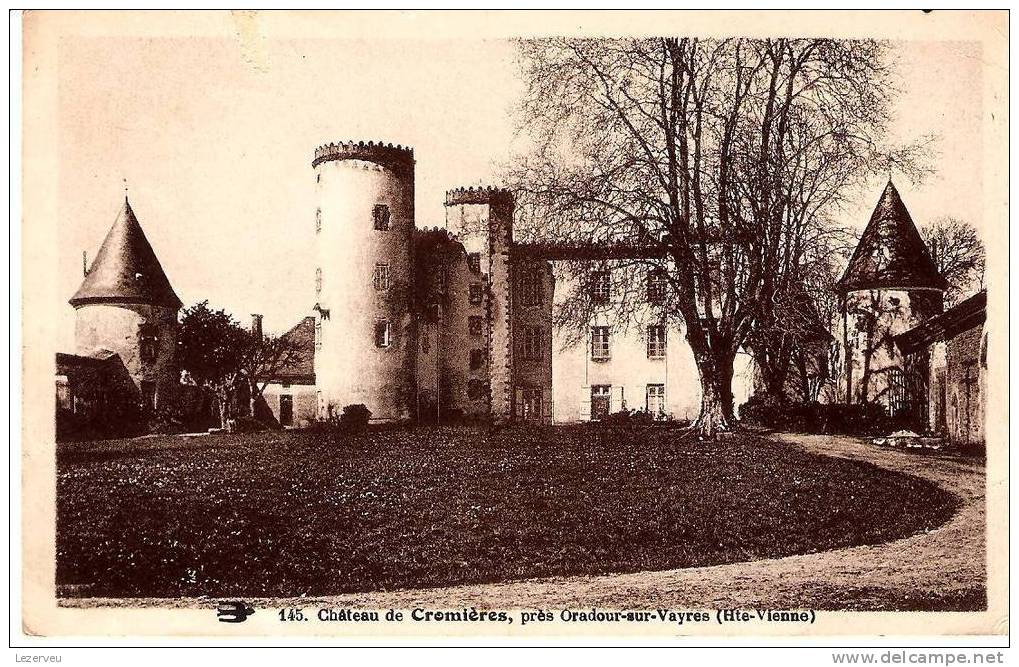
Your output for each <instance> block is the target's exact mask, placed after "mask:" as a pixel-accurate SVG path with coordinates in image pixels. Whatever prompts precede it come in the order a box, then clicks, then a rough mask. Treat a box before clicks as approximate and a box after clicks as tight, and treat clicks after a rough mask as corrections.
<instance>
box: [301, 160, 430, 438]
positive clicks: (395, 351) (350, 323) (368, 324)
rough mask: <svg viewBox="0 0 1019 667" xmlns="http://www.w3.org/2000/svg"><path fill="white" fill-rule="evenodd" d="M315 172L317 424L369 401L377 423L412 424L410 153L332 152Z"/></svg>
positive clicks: (316, 165) (314, 164) (316, 164)
mask: <svg viewBox="0 0 1019 667" xmlns="http://www.w3.org/2000/svg"><path fill="white" fill-rule="evenodd" d="M312 167H314V169H315V184H316V185H315V187H316V192H317V199H318V208H317V210H316V211H315V238H316V247H317V257H318V264H317V267H316V269H315V301H316V304H317V305H316V310H317V311H318V323H317V339H316V345H315V380H316V384H317V385H318V388H319V391H320V401H319V408H320V411H321V416H323V417H328V416H330V415H338V414H340V412H341V411H342V409H343V407H344V406H346V405H350V404H356V403H363V404H364V405H366V406H367V407H368V409H369V410H371V412H372V420H373V421H393V420H401V419H408V418H410V417H411V416H413V408H414V396H415V384H414V379H415V378H414V360H415V355H414V352H415V344H416V336H415V331H414V320H413V318H412V316H411V299H412V292H413V261H412V257H413V248H412V242H413V233H414V153H413V151H412V150H411V149H409V148H403V147H402V146H393V145H392V144H382V143H375V142H367V143H364V142H358V143H353V142H350V143H338V144H326V145H324V146H320V147H319V148H317V149H316V150H315V159H314V160H313V161H312Z"/></svg>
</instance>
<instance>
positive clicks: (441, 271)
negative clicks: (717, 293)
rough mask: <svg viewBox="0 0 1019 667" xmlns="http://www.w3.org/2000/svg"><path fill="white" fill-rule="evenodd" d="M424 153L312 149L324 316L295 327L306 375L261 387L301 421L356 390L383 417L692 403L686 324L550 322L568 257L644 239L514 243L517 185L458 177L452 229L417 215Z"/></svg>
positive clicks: (688, 414) (529, 415) (569, 417)
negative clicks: (564, 331) (574, 332)
mask: <svg viewBox="0 0 1019 667" xmlns="http://www.w3.org/2000/svg"><path fill="white" fill-rule="evenodd" d="M414 166H415V163H414V154H413V151H412V150H411V149H409V148H404V147H401V146H393V145H391V144H381V143H374V142H368V143H363V142H358V143H353V142H351V143H338V144H327V145H324V146H321V147H319V148H318V149H316V151H315V154H314V158H313V160H312V167H313V169H314V172H315V187H316V192H317V203H316V208H315V225H314V234H315V245H316V248H317V257H318V260H317V268H316V269H315V301H314V304H315V305H314V308H313V311H314V313H315V316H314V319H313V320H312V324H309V323H308V322H309V321H308V320H307V319H306V320H304V321H303V322H302V324H300V325H298V326H299V327H301V328H302V330H304V329H308V328H312V327H313V329H314V333H315V335H314V338H313V340H311V341H309V340H306V337H305V340H306V342H305V344H306V346H307V347H308V348H309V349H313V353H312V354H311V355H310V356H311V358H312V359H313V363H312V364H311V366H310V367H309V368H306V369H305V372H302V373H300V374H299V375H300V376H301V378H303V380H302V383H301V384H296V383H294V382H285V381H284V380H285V378H283V377H280V378H274V382H273V383H272V384H271V385H270V388H269V389H267V390H266V396H267V398H266V402H267V404H268V405H269V407H270V408H271V409H272V410H273V413H274V415H275V416H276V418H277V419H279V420H280V421H281V422H283V423H284V424H289V423H293V424H295V425H302V424H306V423H308V422H310V421H312V420H315V419H326V418H330V417H335V416H338V415H339V414H340V412H341V411H342V409H343V407H344V406H346V405H350V404H357V403H361V404H364V405H366V406H367V407H368V409H369V410H371V412H372V419H373V420H377V421H399V420H404V419H412V418H413V419H419V420H432V419H441V420H445V419H450V418H466V419H486V420H487V419H491V420H493V421H496V422H504V421H533V422H538V423H552V422H553V421H555V422H564V421H579V420H587V419H598V418H601V417H603V416H605V415H606V414H608V413H610V412H615V411H618V410H620V409H625V408H629V409H647V410H650V411H652V412H654V413H656V414H661V415H665V414H671V415H673V416H675V417H680V418H692V417H694V416H695V415H696V413H697V409H698V406H699V402H700V395H699V383H698V380H697V372H696V367H695V365H694V363H693V355H692V353H691V352H690V350H689V346H688V345H687V344H686V342H685V339H684V337H683V332H682V330H680V329H676V328H673V329H671V330H668V331H666V330H665V328H664V327H655V328H654V330H651V329H646V330H642V331H626V330H624V329H623V328H622V327H619V326H617V325H618V323H616V322H614V321H613V320H612V318H611V317H610V316H609V315H603V316H599V318H596V319H595V320H592V321H591V322H590V323H589V324H590V326H589V327H588V329H589V331H588V335H587V337H586V340H585V341H583V342H582V343H580V344H574V345H566V344H564V343H563V341H562V340H561V338H560V337H559V336H558V335H557V333H556V332H555V331H554V327H553V321H552V313H553V305H554V301H555V298H556V289H557V288H556V263H557V262H559V261H566V260H570V261H575V260H577V259H578V258H582V259H589V260H591V261H599V262H606V261H608V262H609V267H608V269H607V271H606V275H607V277H608V278H609V280H611V261H612V260H614V259H620V258H623V257H625V256H627V255H628V254H630V255H632V254H633V253H642V252H647V251H648V250H647V249H646V248H641V247H639V246H635V245H632V246H617V247H581V246H574V247H561V246H556V247H551V246H541V245H536V244H525V243H518V242H516V241H515V239H514V237H513V219H514V199H513V195H512V193H510V192H509V191H507V190H503V189H499V188H459V189H454V190H450V191H448V192H447V193H446V201H445V228H444V229H437V228H435V229H424V228H418V227H417V226H416V224H415V211H414ZM578 253H579V254H578ZM603 320H604V321H603ZM746 365H747V364H746V363H744V364H743V366H744V367H745V366H746ZM739 376H740V379H743V380H746V379H747V378H748V377H749V372H747V371H746V369H745V368H744V369H743V372H741V373H739ZM312 382H313V383H314V384H313V385H312V384H311V383H312ZM741 384H742V385H745V386H749V381H748V380H747V381H745V382H742V383H741ZM284 385H289V387H284ZM295 386H296V387H299V388H300V389H299V391H298V392H296V394H295V393H294V388H295ZM287 389H289V390H290V392H291V394H290V395H291V396H292V398H290V399H289V400H287V399H286V398H285V397H286V396H287V395H288V393H287V391H286V390H287ZM311 391H314V393H315V396H316V400H315V401H314V402H312V401H310V400H308V396H309V394H310V392H311ZM297 394H300V395H301V396H303V398H298V397H297ZM746 394H747V391H746V390H745V389H744V390H742V391H737V398H736V400H737V403H738V402H740V401H741V400H743V399H745V397H746ZM280 401H284V402H282V403H281V402H280ZM283 405H287V406H288V407H282V406H283ZM291 410H292V411H293V412H292V413H291V412H290V411H291Z"/></svg>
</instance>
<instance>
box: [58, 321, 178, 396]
mask: <svg viewBox="0 0 1019 667" xmlns="http://www.w3.org/2000/svg"><path fill="white" fill-rule="evenodd" d="M177 328H178V323H177V311H176V310H175V309H172V308H169V307H166V306H152V305H143V304H88V305H84V306H80V307H78V308H77V309H76V313H75V331H74V339H75V348H76V353H77V354H79V355H82V356H94V355H95V354H96V353H98V352H100V351H102V350H108V351H110V352H115V353H116V354H117V355H119V356H120V359H121V362H122V363H123V364H124V368H125V369H127V373H128V375H129V376H130V377H131V379H132V381H133V382H134V384H135V387H136V388H137V389H138V391H139V392H140V393H141V394H142V395H144V392H143V389H144V387H143V383H152V384H151V385H146V386H151V387H152V389H153V391H154V394H153V396H152V399H153V405H152V407H154V408H159V407H160V406H161V405H167V404H168V402H169V401H172V399H173V396H174V394H175V391H174V389H175V387H176V386H177V385H178V384H179V370H178V368H177V365H176V361H175V354H176V349H177ZM143 334H145V335H151V336H153V338H154V341H153V346H154V352H155V354H154V356H153V358H152V359H150V360H143V359H142V354H141V346H142V336H143Z"/></svg>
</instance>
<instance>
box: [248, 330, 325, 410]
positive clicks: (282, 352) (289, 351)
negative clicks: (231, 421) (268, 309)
mask: <svg viewBox="0 0 1019 667" xmlns="http://www.w3.org/2000/svg"><path fill="white" fill-rule="evenodd" d="M304 354H313V352H312V351H311V350H306V349H304V347H302V346H301V345H299V344H298V342H297V341H295V340H293V339H292V338H291V337H289V336H286V335H284V336H273V335H269V334H265V335H261V336H259V334H258V333H257V332H254V331H248V332H247V340H246V342H245V345H244V348H243V351H242V353H241V355H240V371H241V375H242V376H243V377H244V380H245V381H246V382H247V384H248V409H249V414H250V415H251V416H252V417H254V416H255V406H256V405H257V404H258V399H259V398H261V397H262V394H263V393H264V392H265V388H266V387H267V386H269V384H271V383H272V382H278V381H279V380H278V378H279V377H280V375H282V374H284V373H285V372H286V371H287V370H288V369H291V368H293V367H294V366H296V365H297V364H299V363H300V362H301V360H302V359H303V356H302V355H304Z"/></svg>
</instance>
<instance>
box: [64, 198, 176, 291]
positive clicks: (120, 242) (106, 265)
mask: <svg viewBox="0 0 1019 667" xmlns="http://www.w3.org/2000/svg"><path fill="white" fill-rule="evenodd" d="M70 303H71V305H72V306H74V307H75V308H78V307H79V306H84V305H87V304H90V303H139V304H149V305H154V306H169V307H170V308H180V307H181V305H182V304H181V301H180V299H179V298H177V294H176V293H175V292H174V291H173V287H171V286H170V281H169V280H168V279H167V277H166V274H165V273H163V267H162V266H160V264H159V260H158V259H156V253H154V252H153V251H152V246H151V245H149V240H148V239H147V238H145V232H143V231H142V228H141V225H140V224H138V218H136V217H135V215H134V211H132V210H131V204H130V203H129V202H128V200H127V197H126V196H125V197H124V208H122V209H121V211H120V214H119V215H118V216H117V220H116V222H114V223H113V226H112V227H110V231H109V232H108V233H107V234H106V239H105V240H104V241H103V245H102V246H101V247H100V248H99V254H97V255H96V258H95V260H93V261H92V266H91V267H90V268H89V270H88V273H87V274H86V275H85V280H83V281H82V283H81V287H79V288H78V291H77V292H75V294H74V296H73V297H71V301H70Z"/></svg>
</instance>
